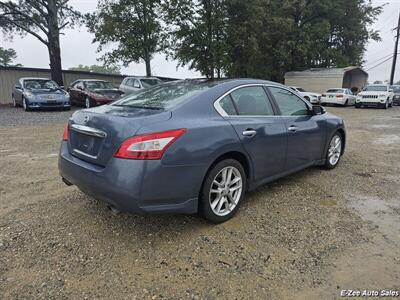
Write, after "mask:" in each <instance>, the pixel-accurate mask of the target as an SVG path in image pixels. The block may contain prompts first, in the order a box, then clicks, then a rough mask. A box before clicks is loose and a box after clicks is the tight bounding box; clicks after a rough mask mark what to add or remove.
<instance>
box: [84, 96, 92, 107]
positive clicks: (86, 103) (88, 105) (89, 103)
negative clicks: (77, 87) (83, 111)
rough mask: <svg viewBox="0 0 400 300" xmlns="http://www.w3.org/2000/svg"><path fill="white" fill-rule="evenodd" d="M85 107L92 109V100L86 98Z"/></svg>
mask: <svg viewBox="0 0 400 300" xmlns="http://www.w3.org/2000/svg"><path fill="white" fill-rule="evenodd" d="M85 107H86V108H91V107H92V103H91V102H90V98H89V97H86V99H85Z"/></svg>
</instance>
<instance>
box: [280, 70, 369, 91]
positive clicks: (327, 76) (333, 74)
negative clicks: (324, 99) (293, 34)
mask: <svg viewBox="0 0 400 300" xmlns="http://www.w3.org/2000/svg"><path fill="white" fill-rule="evenodd" d="M367 80H368V73H367V72H365V71H364V70H363V69H361V68H360V67H346V68H316V69H309V70H306V71H293V72H287V73H286V74H285V85H287V86H298V87H302V88H304V89H305V90H307V91H309V92H318V93H323V92H326V91H327V90H328V89H330V88H349V89H352V88H357V89H359V90H360V89H361V88H363V87H364V86H365V85H366V83H367Z"/></svg>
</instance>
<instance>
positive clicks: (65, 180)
mask: <svg viewBox="0 0 400 300" xmlns="http://www.w3.org/2000/svg"><path fill="white" fill-rule="evenodd" d="M62 181H63V182H64V183H65V184H66V185H68V186H71V185H73V184H72V183H71V182H69V181H68V180H67V179H65V178H64V177H62Z"/></svg>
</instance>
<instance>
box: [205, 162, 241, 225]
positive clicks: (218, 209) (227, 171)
mask: <svg viewBox="0 0 400 300" xmlns="http://www.w3.org/2000/svg"><path fill="white" fill-rule="evenodd" d="M246 183H247V182H246V173H245V171H244V169H243V166H242V165H241V164H240V163H239V162H238V161H237V160H234V159H226V160H223V161H220V162H219V163H217V164H216V165H215V166H213V167H212V169H211V170H210V171H209V172H208V174H207V176H206V178H205V180H204V184H203V187H202V189H201V194H200V204H199V209H200V211H201V213H202V215H203V216H204V218H206V219H207V220H208V221H210V222H212V223H222V222H225V221H227V220H229V219H230V218H232V217H233V216H234V214H235V213H236V211H237V210H238V208H239V205H240V203H241V201H242V200H243V198H244V195H245V192H246Z"/></svg>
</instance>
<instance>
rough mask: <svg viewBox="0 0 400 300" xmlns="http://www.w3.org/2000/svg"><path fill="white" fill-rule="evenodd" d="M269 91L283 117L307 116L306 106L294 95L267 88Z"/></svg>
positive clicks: (274, 88)
mask: <svg viewBox="0 0 400 300" xmlns="http://www.w3.org/2000/svg"><path fill="white" fill-rule="evenodd" d="M269 90H270V91H271V93H272V95H273V96H274V98H275V100H276V104H277V105H278V107H279V110H280V111H281V113H282V115H283V116H304V115H308V114H309V112H308V106H307V104H305V103H304V101H303V100H301V99H300V98H299V97H297V96H296V95H295V94H293V93H291V92H289V91H288V90H285V89H282V88H278V87H269Z"/></svg>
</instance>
